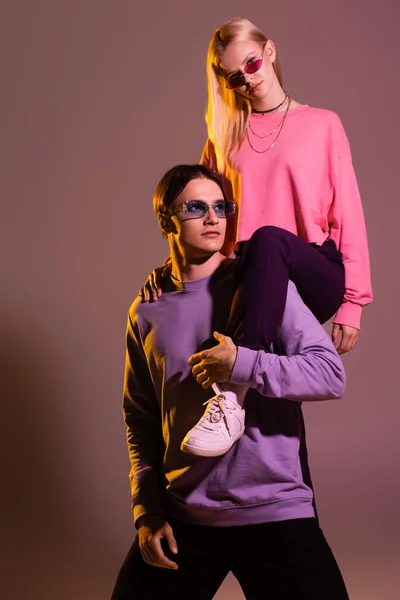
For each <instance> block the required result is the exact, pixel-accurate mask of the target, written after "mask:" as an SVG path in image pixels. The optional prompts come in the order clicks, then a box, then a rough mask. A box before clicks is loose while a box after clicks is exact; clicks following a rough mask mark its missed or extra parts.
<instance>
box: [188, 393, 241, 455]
mask: <svg viewBox="0 0 400 600" xmlns="http://www.w3.org/2000/svg"><path fill="white" fill-rule="evenodd" d="M213 387H214V386H213ZM214 389H215V388H214ZM247 390H248V388H246V391H245V392H242V393H240V394H236V393H235V392H233V391H231V390H223V391H220V393H218V394H216V395H215V396H214V397H213V398H211V400H209V401H208V402H207V408H206V410H205V411H204V414H203V416H202V417H201V419H200V421H199V422H198V423H197V424H196V425H195V426H194V427H192V429H191V430H190V431H189V432H188V433H187V434H186V435H185V437H184V439H183V442H182V443H181V450H182V451H183V452H186V453H188V454H196V455H197V456H221V455H222V454H225V453H226V452H228V450H229V449H230V448H231V447H232V446H233V444H234V443H235V442H236V441H237V440H238V439H239V438H240V437H242V435H243V432H244V417H245V410H244V408H243V400H244V396H245V395H246V392H247Z"/></svg>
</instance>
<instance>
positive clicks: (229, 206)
mask: <svg viewBox="0 0 400 600" xmlns="http://www.w3.org/2000/svg"><path fill="white" fill-rule="evenodd" d="M234 212H235V203H234V202H226V203H225V216H227V217H229V215H232V214H233V213H234Z"/></svg>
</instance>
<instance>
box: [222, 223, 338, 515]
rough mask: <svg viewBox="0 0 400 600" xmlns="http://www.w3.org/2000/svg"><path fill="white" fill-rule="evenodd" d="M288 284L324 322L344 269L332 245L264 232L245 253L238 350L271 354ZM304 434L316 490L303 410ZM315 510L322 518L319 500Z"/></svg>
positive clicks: (235, 308)
mask: <svg viewBox="0 0 400 600" xmlns="http://www.w3.org/2000/svg"><path fill="white" fill-rule="evenodd" d="M289 279H291V280H292V281H293V282H294V283H295V285H296V287H297V290H298V292H299V294H300V296H301V298H302V300H303V302H304V303H305V304H306V305H307V306H308V308H309V309H310V310H311V312H312V313H313V314H314V315H315V316H316V318H317V319H318V320H319V321H320V323H324V322H326V321H327V320H328V319H330V318H331V317H332V316H333V315H334V314H335V313H336V311H337V310H338V308H339V306H340V304H341V303H342V299H343V294H344V269H343V263H342V260H341V255H340V252H339V251H338V250H337V249H336V246H335V244H334V242H332V241H330V242H326V243H325V244H324V245H323V246H313V245H311V244H308V243H307V242H305V241H304V240H302V239H301V238H299V237H298V236H296V235H294V234H292V233H290V232H289V231H286V230H285V229H281V228H279V227H270V226H266V227H261V228H260V229H258V230H257V231H255V233H254V234H253V235H252V237H251V238H250V239H249V240H248V241H247V242H245V243H244V244H243V246H242V248H241V252H240V257H239V259H238V264H237V270H236V291H235V297H234V301H233V303H232V307H231V311H230V315H229V321H228V327H227V335H230V336H231V337H232V339H233V340H234V341H235V342H236V343H237V344H239V345H240V346H245V347H247V348H251V349H253V350H259V349H264V350H268V349H269V347H270V344H271V343H272V342H273V341H274V340H275V339H276V335H277V331H278V328H279V325H280V323H281V321H282V317H283V313H284V309H285V302H286V294H287V286H288V281H289ZM300 429H301V431H300V463H301V468H302V473H303V480H304V482H305V483H306V484H307V485H308V486H309V487H310V489H311V490H313V484H312V479H311V473H310V467H309V463H308V452H307V444H306V430H305V424H304V416H303V412H302V411H300ZM313 505H314V511H315V516H316V519H318V513H317V508H316V505H315V500H314V501H313Z"/></svg>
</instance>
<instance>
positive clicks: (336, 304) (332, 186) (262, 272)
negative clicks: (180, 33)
mask: <svg viewBox="0 0 400 600" xmlns="http://www.w3.org/2000/svg"><path fill="white" fill-rule="evenodd" d="M207 75H208V107H207V113H206V122H207V128H208V140H207V142H206V145H205V148H204V151H203V154H202V159H201V162H202V163H203V164H205V165H207V166H209V167H211V168H212V169H213V170H214V171H216V172H217V173H219V174H220V176H221V177H222V179H223V184H224V190H225V193H226V195H227V197H228V198H230V199H234V201H235V203H236V205H237V208H238V210H237V212H236V213H235V215H234V218H232V220H231V221H230V222H229V223H228V229H227V234H226V242H225V247H224V252H225V254H227V255H229V254H230V253H231V252H232V251H233V250H234V251H236V252H237V253H243V252H247V248H246V242H247V241H248V240H249V239H250V237H251V236H252V235H253V234H254V232H256V231H257V235H258V237H259V238H260V239H259V241H258V244H257V247H258V249H259V251H260V249H261V248H262V254H263V267H262V269H260V267H258V271H257V272H254V270H252V269H251V266H250V265H251V264H255V263H254V261H253V260H249V261H246V260H245V261H243V265H246V263H247V262H248V264H249V268H248V270H246V269H245V272H244V274H242V276H241V282H242V283H241V285H242V286H243V285H244V286H246V288H247V289H248V290H249V293H248V294H247V296H246V300H245V302H244V301H243V298H244V295H243V294H241V295H240V298H241V299H242V301H241V303H240V304H236V305H234V307H233V309H232V313H231V317H230V323H229V329H230V331H232V330H235V326H236V329H238V330H239V328H240V331H241V332H242V333H241V335H240V339H235V337H234V338H233V339H234V341H235V343H237V344H238V345H240V346H243V347H247V348H250V349H253V350H254V349H261V348H270V346H271V344H272V343H273V342H274V340H276V336H277V331H278V329H279V326H280V324H281V320H282V315H283V311H284V306H285V299H286V293H287V287H288V281H289V279H290V280H292V281H293V282H294V283H295V284H296V287H297V289H298V291H299V293H300V295H301V297H302V299H303V301H304V302H305V304H306V305H307V306H308V307H309V308H310V309H311V311H312V312H313V313H314V315H315V316H316V317H317V318H318V319H319V321H320V322H321V323H323V322H326V321H327V320H329V319H330V318H331V317H333V316H334V324H333V330H332V340H333V342H334V343H335V345H336V346H337V348H338V352H339V353H340V354H342V353H344V352H348V351H349V350H352V349H353V348H354V346H355V345H356V343H357V340H358V337H359V331H360V321H361V311H362V307H363V306H365V305H366V304H368V303H369V302H371V300H372V290H371V282H370V267H369V252H368V244H367V235H366V228H365V221H364V215H363V209H362V204H361V199H360V194H359V190H358V186H357V181H356V177H355V173H354V169H353V166H352V158H351V152H350V147H349V143H348V140H347V137H346V134H345V131H344V129H343V126H342V124H341V121H340V119H339V117H338V116H337V115H336V114H335V113H334V112H332V111H328V110H323V109H319V108H313V107H311V106H309V105H306V104H299V103H298V102H296V101H295V100H293V99H292V98H291V97H290V95H289V94H288V93H287V92H286V91H285V90H284V88H283V86H282V77H281V71H280V68H279V64H278V60H277V53H276V48H275V45H274V43H273V42H272V40H270V39H268V38H267V37H266V36H265V35H264V33H263V32H262V31H260V30H259V29H258V28H257V27H256V26H255V25H253V24H252V23H251V22H250V21H248V20H247V19H242V18H237V19H232V20H230V21H228V22H227V23H225V24H224V25H222V26H221V27H219V28H218V29H217V30H216V32H215V33H214V35H213V37H212V39H211V42H210V45H209V50H208V58H207ZM249 258H251V257H249ZM257 264H258V265H260V257H258V261H257ZM161 272H162V269H157V270H156V271H154V272H153V273H152V275H151V276H150V278H149V280H148V282H147V284H146V285H145V286H143V288H142V290H141V293H142V296H143V299H144V300H148V299H149V298H150V297H151V296H152V297H153V299H156V298H157V297H158V296H159V294H160V293H161V289H160V275H161ZM243 331H245V332H246V333H245V334H243ZM217 351H218V347H217V349H216V350H215V352H217ZM193 373H194V375H195V376H196V379H197V381H198V382H199V383H200V384H201V385H203V386H209V385H210V384H211V383H215V381H216V380H215V372H214V369H213V364H212V351H211V353H208V354H207V356H206V357H204V358H202V357H201V356H200V355H199V357H198V360H197V363H195V364H193ZM223 388H224V389H223V393H224V394H227V393H228V394H229V384H226V385H224V386H223ZM237 401H238V404H239V405H240V406H242V405H243V398H238V399H237ZM212 405H213V403H211V402H210V406H208V407H207V409H206V412H205V415H204V417H203V419H204V420H202V421H200V422H199V423H198V424H197V425H196V426H195V427H194V428H193V430H191V431H190V432H189V434H188V435H189V441H190V440H191V439H193V438H194V437H196V436H199V435H200V434H201V435H203V436H204V439H207V440H208V441H207V442H205V441H204V440H203V442H202V443H204V444H207V443H210V444H212V442H211V439H214V438H215V435H214V432H213V434H212V435H211V434H210V435H208V434H207V432H208V431H209V427H208V426H209V422H210V421H211V422H212V418H213V417H212V414H210V409H211V407H212ZM203 430H204V431H203ZM186 441H187V439H186ZM227 446H228V449H229V448H230V446H229V444H228V445H227ZM197 453H198V454H202V455H205V454H204V453H202V452H201V451H199V452H197Z"/></svg>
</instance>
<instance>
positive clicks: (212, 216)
mask: <svg viewBox="0 0 400 600" xmlns="http://www.w3.org/2000/svg"><path fill="white" fill-rule="evenodd" d="M206 223H218V217H217V215H216V212H215V210H214V209H213V207H212V206H209V207H208V211H207V214H206Z"/></svg>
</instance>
